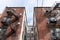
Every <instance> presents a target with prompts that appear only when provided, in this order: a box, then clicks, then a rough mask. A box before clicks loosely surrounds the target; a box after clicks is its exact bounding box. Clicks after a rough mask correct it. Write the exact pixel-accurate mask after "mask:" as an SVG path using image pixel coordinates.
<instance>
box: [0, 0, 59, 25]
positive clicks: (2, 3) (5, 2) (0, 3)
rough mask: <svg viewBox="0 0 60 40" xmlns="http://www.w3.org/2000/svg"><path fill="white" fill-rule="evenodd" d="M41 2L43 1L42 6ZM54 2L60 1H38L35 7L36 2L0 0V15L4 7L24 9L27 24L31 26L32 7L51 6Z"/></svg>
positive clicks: (33, 0) (35, 0) (34, 0)
mask: <svg viewBox="0 0 60 40" xmlns="http://www.w3.org/2000/svg"><path fill="white" fill-rule="evenodd" d="M42 1H43V5H42ZM55 1H60V0H38V5H37V0H0V13H2V12H3V10H4V8H5V7H6V6H8V7H26V13H27V20H28V24H32V23H33V11H34V7H36V6H38V7H40V6H45V7H46V6H52V5H53V4H54V3H55Z"/></svg>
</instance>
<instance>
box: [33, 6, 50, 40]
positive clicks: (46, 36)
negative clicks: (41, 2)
mask: <svg viewBox="0 0 60 40" xmlns="http://www.w3.org/2000/svg"><path fill="white" fill-rule="evenodd" d="M46 8H47V7H35V8H34V18H35V21H36V23H35V24H36V28H37V30H36V36H37V40H50V32H49V28H48V26H47V21H46V17H45V16H44V10H45V9H46Z"/></svg>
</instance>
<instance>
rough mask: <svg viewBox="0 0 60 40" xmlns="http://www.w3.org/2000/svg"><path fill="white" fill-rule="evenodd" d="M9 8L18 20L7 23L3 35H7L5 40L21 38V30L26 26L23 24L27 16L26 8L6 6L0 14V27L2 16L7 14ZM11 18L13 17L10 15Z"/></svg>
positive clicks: (25, 22) (13, 18)
mask: <svg viewBox="0 0 60 40" xmlns="http://www.w3.org/2000/svg"><path fill="white" fill-rule="evenodd" d="M8 10H10V11H12V12H13V14H14V15H16V16H18V17H19V18H18V20H17V21H15V22H13V23H11V24H10V25H8V28H7V30H6V32H5V35H9V34H10V35H9V36H8V37H7V38H6V40H23V36H24V35H23V32H24V31H23V30H24V28H25V27H26V25H25V24H27V18H26V10H25V7H6V8H5V10H4V11H3V13H2V14H1V15H2V16H1V18H0V27H3V26H2V25H3V24H2V23H1V21H2V18H3V17H5V16H7V11H8ZM11 20H13V21H14V20H15V17H14V16H12V19H11ZM11 29H13V30H15V31H16V32H15V33H13V34H11V32H12V31H13V30H11Z"/></svg>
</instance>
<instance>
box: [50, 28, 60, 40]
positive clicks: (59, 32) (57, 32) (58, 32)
mask: <svg viewBox="0 0 60 40" xmlns="http://www.w3.org/2000/svg"><path fill="white" fill-rule="evenodd" d="M50 32H51V38H52V39H59V40H60V28H50Z"/></svg>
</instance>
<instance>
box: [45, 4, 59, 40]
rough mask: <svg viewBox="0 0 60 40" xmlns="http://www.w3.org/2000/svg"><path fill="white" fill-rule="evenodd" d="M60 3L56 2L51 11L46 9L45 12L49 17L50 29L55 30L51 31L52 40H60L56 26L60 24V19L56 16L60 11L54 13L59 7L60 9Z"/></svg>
mask: <svg viewBox="0 0 60 40" xmlns="http://www.w3.org/2000/svg"><path fill="white" fill-rule="evenodd" d="M59 5H60V3H56V5H55V7H53V8H52V9H51V10H50V11H48V10H46V12H45V16H46V18H47V25H48V26H50V27H49V28H50V30H51V29H52V28H53V30H52V32H51V34H52V37H51V40H60V39H59V37H57V36H56V35H57V34H56V28H54V26H60V24H58V22H60V21H58V20H57V17H56V16H57V15H59V13H60V12H57V13H52V12H53V11H54V10H57V8H58V10H59V11H60V8H59ZM58 10H57V11H58ZM51 15H52V16H51ZM58 17H59V16H58ZM51 26H52V27H51Z"/></svg>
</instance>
